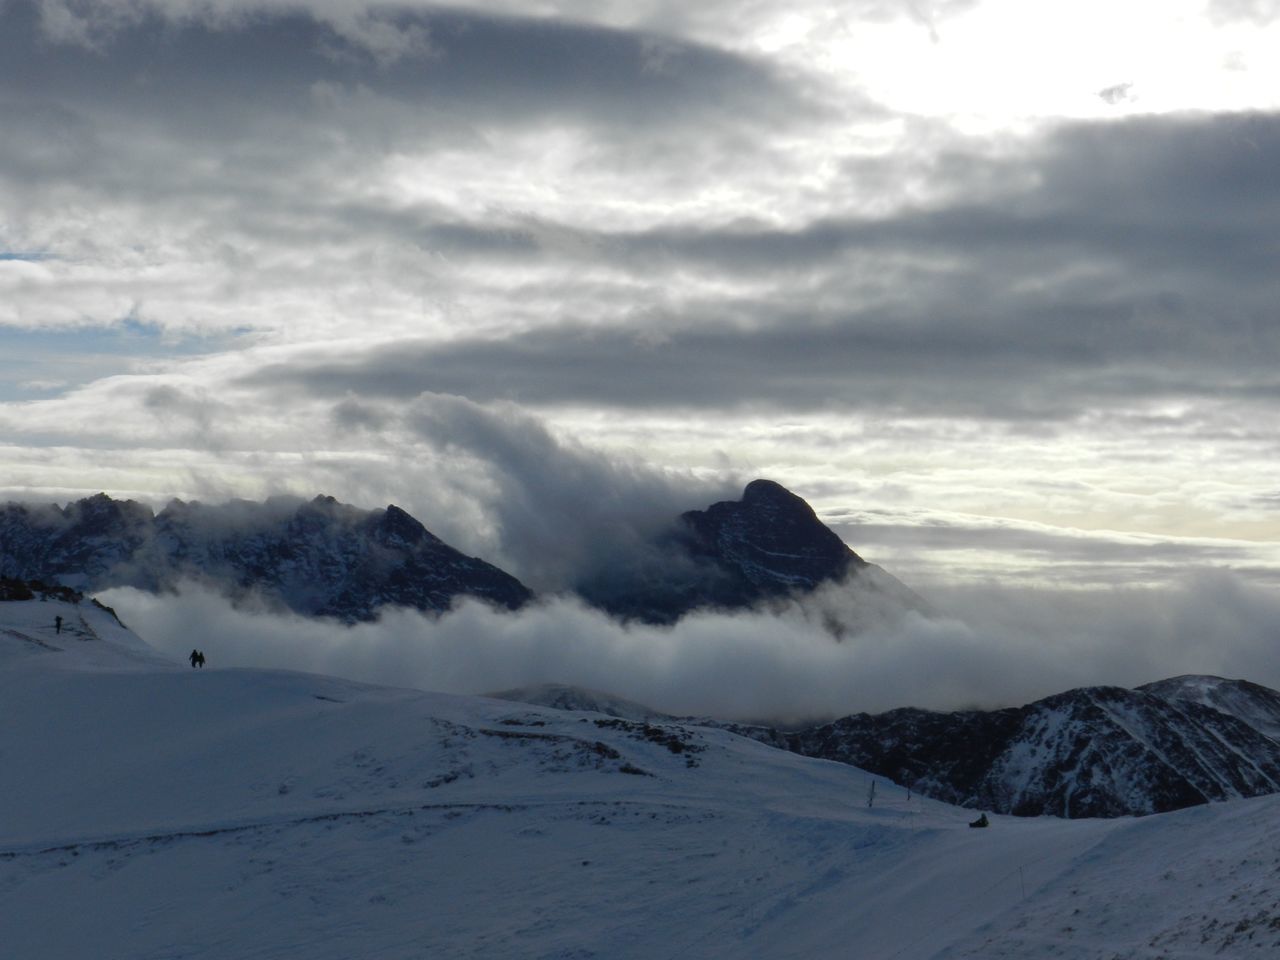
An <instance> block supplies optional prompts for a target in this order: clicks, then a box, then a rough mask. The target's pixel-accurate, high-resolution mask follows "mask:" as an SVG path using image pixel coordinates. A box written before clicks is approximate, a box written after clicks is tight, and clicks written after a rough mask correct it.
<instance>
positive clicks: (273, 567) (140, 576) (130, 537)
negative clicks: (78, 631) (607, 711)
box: [0, 494, 532, 623]
mask: <svg viewBox="0 0 1280 960" xmlns="http://www.w3.org/2000/svg"><path fill="white" fill-rule="evenodd" d="M0 575H4V576H10V577H20V578H24V579H41V580H50V581H59V582H62V583H67V584H70V585H73V586H77V587H82V588H84V589H91V590H101V589H106V588H108V587H115V586H132V587H138V588H140V589H144V590H152V591H158V590H165V589H169V588H172V587H173V586H174V585H175V584H177V583H178V582H179V580H181V579H184V578H189V579H195V580H199V581H202V582H206V583H208V584H210V585H212V586H214V587H216V588H218V589H220V590H223V591H225V592H227V593H228V594H230V595H231V596H232V597H235V598H243V597H246V596H248V595H250V594H254V595H257V596H260V597H262V598H263V599H265V600H267V601H268V602H274V603H279V604H281V605H283V606H285V607H287V608H289V609H291V610H294V611H296V612H298V613H303V614H307V615H312V616H325V617H335V618H337V619H339V620H342V621H345V622H347V623H354V622H356V621H360V620H370V619H373V618H374V617H375V616H376V615H377V611H378V610H379V609H380V608H382V607H383V606H388V605H394V606H407V607H413V608H415V609H418V610H424V611H435V612H439V611H443V610H447V609H448V608H449V606H450V605H451V604H452V603H453V601H454V600H455V599H456V598H458V597H464V596H469V597H476V598H479V599H482V600H485V601H487V602H489V603H492V604H494V605H496V606H500V607H506V608H508V609H515V608H517V607H519V606H521V605H523V604H524V603H526V602H528V601H529V599H531V597H532V594H531V593H530V591H529V590H528V588H527V587H525V586H524V585H523V584H522V583H520V581H518V580H516V579H515V578H514V577H512V576H510V575H509V574H507V573H504V572H503V571H501V570H499V569H498V568H497V567H494V566H492V565H491V564H488V563H485V562H484V561H483V560H478V559H476V558H474V557H468V556H465V555H464V554H462V553H460V552H459V551H457V550H455V549H454V548H452V547H450V546H449V545H448V544H446V543H444V542H443V541H442V540H440V539H439V538H438V537H436V536H434V535H433V534H431V533H430V532H429V531H428V530H427V529H426V528H425V527H424V526H423V525H422V524H421V523H419V522H418V521H417V520H415V519H414V518H413V517H411V516H410V515H409V514H407V513H405V512H404V511H403V510H401V509H400V508H399V507H396V506H389V507H387V509H385V510H370V511H366V510H359V509H356V508H355V507H350V506H347V505H344V504H340V503H338V502H337V501H336V500H334V499H333V498H332V497H316V498H315V499H314V500H311V501H309V502H302V501H298V500H294V499H291V498H273V499H271V500H268V501H267V502H266V503H250V502H247V501H233V502H232V503H229V504H224V505H222V506H207V505H204V504H200V503H183V502H182V501H178V500H175V501H173V502H172V503H170V504H169V505H168V506H167V507H166V508H165V509H164V510H162V511H161V512H160V513H159V514H155V515H153V514H152V512H151V510H150V509H149V508H147V507H145V506H142V505H140V504H138V503H135V502H133V501H131V500H126V501H117V500H112V499H111V498H110V497H107V496H106V495H104V494H98V495H97V496H93V497H89V498H88V499H86V500H81V501H79V502H77V503H72V504H69V505H68V506H67V507H65V508H61V507H57V506H46V507H32V506H26V505H20V504H9V505H7V506H6V507H4V508H0Z"/></svg>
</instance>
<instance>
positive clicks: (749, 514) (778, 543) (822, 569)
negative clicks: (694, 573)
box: [681, 480, 865, 593]
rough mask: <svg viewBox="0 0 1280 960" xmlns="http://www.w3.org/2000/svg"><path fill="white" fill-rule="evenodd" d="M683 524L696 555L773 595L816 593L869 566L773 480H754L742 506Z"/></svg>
mask: <svg viewBox="0 0 1280 960" xmlns="http://www.w3.org/2000/svg"><path fill="white" fill-rule="evenodd" d="M681 519H682V520H683V522H684V524H685V526H686V527H687V528H688V530H689V531H690V533H691V534H692V538H691V544H692V548H693V551H694V552H695V554H697V555H699V556H703V557H707V558H709V559H712V560H714V561H715V562H717V563H719V564H721V565H724V566H727V567H729V568H731V569H732V571H733V572H734V573H736V574H737V575H738V576H741V577H743V578H745V579H746V580H748V581H750V582H751V583H753V584H755V585H756V586H757V587H759V588H761V589H764V590H766V591H768V592H773V593H778V592H785V591H787V590H790V589H794V588H800V589H813V588H814V587H816V586H818V585H819V584H820V583H822V582H824V581H830V580H840V579H843V578H844V576H845V575H846V574H847V573H848V572H849V568H850V566H862V565H863V564H864V563H865V561H863V559H862V558H861V557H859V556H858V555H857V554H856V553H854V552H853V551H852V550H850V549H849V547H848V546H846V545H845V543H844V541H843V540H841V539H840V538H839V537H838V536H837V535H836V534H835V533H834V532H833V531H832V530H831V529H829V528H828V527H827V526H826V525H825V524H823V522H822V521H821V520H819V519H818V516H817V514H815V513H814V512H813V508H812V507H810V506H809V504H808V503H806V502H805V501H804V500H803V499H801V498H800V497H798V496H796V495H795V494H794V493H792V492H791V491H790V490H788V489H786V488H785V487H783V486H782V485H781V484H778V483H775V482H774V481H772V480H753V481H752V482H751V483H749V484H747V487H746V489H745V490H744V491H743V493H742V499H741V500H736V501H735V500H725V501H721V502H720V503H715V504H712V505H711V506H710V507H708V508H707V509H706V510H691V511H689V512H688V513H685V514H683V515H682V517H681Z"/></svg>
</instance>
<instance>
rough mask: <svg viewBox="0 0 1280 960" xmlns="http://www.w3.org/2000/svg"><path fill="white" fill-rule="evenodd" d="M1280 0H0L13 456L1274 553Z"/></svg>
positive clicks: (3, 474)
mask: <svg viewBox="0 0 1280 960" xmlns="http://www.w3.org/2000/svg"><path fill="white" fill-rule="evenodd" d="M1278 223H1280V4H1277V3H1276V2H1274V0H1210V2H1202V0H1195V2H1192V0H1125V2H1122V3H1116V2H1114V0H1106V2H1103V0H1071V2H1057V0H1045V2H1038V3H1028V2H1026V0H942V2H930V0H846V2H833V0H787V2H781V0H733V2H730V0H700V2H697V3H691V2H689V0H626V2H614V0H596V2H588V0H471V2H467V0H460V2H456V3H454V4H452V5H450V6H448V7H440V6H434V5H429V4H421V3H407V4H404V5H401V6H394V5H387V4H378V5H376V6H365V5H362V4H358V3H351V2H345V0H299V2H287V3H286V2H283V0H279V2H277V0H259V2H249V0H176V2H165V3H153V2H148V0H99V2H93V3H90V2H81V0H44V2H38V0H0V490H3V492H4V494H5V495H7V496H8V497H11V498H15V499H37V500H45V501H47V500H56V501H65V500H67V499H68V498H72V497H76V496H81V495H84V494H88V493H93V492H95V491H98V490H105V491H107V492H109V493H112V494H113V495H117V496H131V497H135V498H141V499H146V500H150V501H152V502H155V503H157V504H160V503H163V502H164V501H166V500H167V499H169V498H170V497H172V496H181V497H184V498H199V499H204V500H213V501H216V500H221V499H225V498H226V497H228V496H232V495H235V496H245V497H261V496H264V495H266V494H268V493H273V492H292V493H298V494H302V495H305V496H311V495H314V494H316V493H320V492H324V493H329V494H332V495H335V496H337V497H339V498H340V499H342V500H345V501H348V502H351V503H355V504H357V505H360V506H365V507H373V506H382V505H385V504H387V503H390V502H394V503H397V504H400V505H401V506H404V507H405V508H406V509H409V510H410V511H411V512H413V513H414V514H415V515H417V516H418V517H419V518H420V519H421V520H422V521H423V522H424V523H425V524H426V525H427V526H428V527H429V528H430V529H432V530H433V531H435V532H436V533H438V534H439V535H441V536H442V537H444V538H445V539H446V540H449V541H450V542H453V543H455V544H457V545H458V546H460V547H461V548H463V549H467V550H469V551H471V552H474V553H479V554H481V555H483V556H485V557H486V558H488V559H490V560H493V561H494V562H497V563H500V564H504V565H508V566H509V567H511V568H512V569H513V572H515V573H517V574H518V575H520V574H523V575H525V576H529V575H530V571H531V570H532V569H533V567H535V566H536V565H537V563H538V560H537V557H538V551H539V550H540V549H545V548H547V545H548V544H550V543H552V542H553V540H554V538H553V537H552V534H554V533H555V532H556V531H557V530H563V529H565V528H566V527H569V526H573V525H574V524H583V523H594V524H598V525H607V524H609V523H611V522H615V521H618V518H619V517H621V518H622V519H621V521H618V522H625V523H632V524H633V523H635V522H639V521H640V520H643V519H644V518H646V517H648V518H652V517H654V516H658V515H666V514H668V513H670V512H673V511H677V510H679V509H685V508H689V507H695V506H704V505H706V503H708V502H710V501H711V500H713V499H717V498H720V497H723V496H725V495H728V494H736V492H737V491H739V490H740V489H741V486H742V484H744V483H745V482H746V481H747V480H750V479H752V478H754V477H757V476H765V477H770V478H772V479H775V480H778V481H779V482H781V483H783V484H785V485H787V486H788V487H790V488H791V489H793V490H794V491H795V492H797V493H799V494H800V495H801V496H804V497H805V498H806V499H808V500H809V501H810V502H812V503H813V504H814V506H815V507H816V508H817V509H818V510H819V512H820V514H821V515H822V516H823V517H824V519H826V520H827V521H828V522H831V523H832V524H833V525H835V526H836V529H837V530H838V531H839V532H840V533H841V535H842V536H844V537H845V539H846V540H847V541H848V542H849V543H850V545H851V546H853V548H854V549H855V550H857V551H858V552H859V553H860V554H862V555H863V556H865V557H866V558H868V559H870V560H873V561H876V562H879V563H880V564H881V565H882V566H884V567H886V568H888V569H889V570H891V571H892V572H894V573H896V574H898V575H899V576H900V577H901V578H902V579H904V580H906V581H907V582H908V583H910V584H911V585H913V586H915V587H917V588H918V589H928V588H929V587H931V586H933V587H939V588H941V587H944V586H946V585H947V584H955V583H957V582H965V581H970V582H973V581H986V580H989V579H995V580H997V581H999V582H1001V583H1002V584H1011V583H1024V584H1027V585H1028V586H1037V587H1045V586H1049V585H1052V586H1055V587H1062V586H1078V587H1082V588H1083V587H1098V586H1100V585H1107V584H1113V583H1118V584H1122V585H1125V586H1126V587H1131V586H1141V585H1144V584H1162V583H1166V582H1169V581H1171V580H1173V579H1175V578H1176V577H1175V575H1181V574H1182V573H1184V572H1185V571H1187V570H1188V569H1201V568H1206V567H1213V568H1227V569H1230V570H1234V571H1236V574H1237V575H1238V576H1240V577H1242V578H1245V579H1248V580H1252V581H1254V582H1255V584H1258V585H1261V586H1267V585H1270V586H1271V587H1274V585H1275V584H1276V583H1277V582H1278V581H1280V475H1278V473H1277V469H1276V464H1277V460H1278V454H1280V418H1278V417H1277V416H1276V411H1277V401H1278V399H1280V306H1278V305H1280V232H1278V231H1277V224H1278Z"/></svg>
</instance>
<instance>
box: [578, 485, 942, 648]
mask: <svg viewBox="0 0 1280 960" xmlns="http://www.w3.org/2000/svg"><path fill="white" fill-rule="evenodd" d="M845 584H851V585H852V588H856V589H857V590H858V591H859V592H860V594H861V602H862V603H863V604H864V605H868V604H875V605H877V606H880V607H885V606H886V604H887V606H888V607H892V608H893V609H894V610H895V611H897V612H898V613H901V612H902V611H904V610H908V609H917V610H922V609H925V606H926V605H925V604H924V602H923V601H922V600H920V598H919V597H917V596H916V595H915V594H913V593H912V592H911V591H910V590H908V589H907V588H906V587H905V586H903V585H902V584H901V583H899V582H898V581H897V580H895V579H894V578H893V577H891V576H889V574H887V573H885V572H884V571H883V570H881V569H880V568H879V567H876V566H874V565H873V564H870V563H868V562H867V561H865V560H863V559H862V558H861V557H859V556H858V555H857V554H856V553H854V552H853V551H852V550H851V549H849V547H848V546H846V545H845V543H844V542H843V541H842V540H841V539H840V538H839V537H838V536H837V535H836V534H835V533H834V532H833V531H832V530H830V529H829V528H828V527H827V526H825V525H824V524H823V523H822V521H820V520H819V519H818V517H817V515H816V514H815V513H814V512H813V508H812V507H810V506H809V504H808V503H806V502H805V501H804V500H803V499H801V498H800V497H798V496H796V495H795V494H794V493H792V492H791V491H790V490H787V489H786V488H785V487H783V486H781V485H780V484H778V483H774V482H773V481H772V480H753V481H752V482H751V483H749V484H747V487H746V489H745V490H744V491H743V493H742V499H741V500H727V501H722V502H720V503H715V504H712V505H711V506H710V507H708V508H707V509H705V510H690V511H688V512H686V513H684V514H682V515H681V516H680V517H679V518H678V521H677V523H676V525H675V528H674V529H672V530H670V531H669V532H668V533H667V534H666V535H665V536H664V537H662V538H661V539H660V540H659V541H658V542H657V543H655V544H654V545H653V551H652V553H651V554H648V555H646V556H644V557H641V558H637V562H636V564H635V565H633V566H632V567H630V568H627V569H626V570H625V572H623V573H621V574H619V573H617V572H611V573H610V574H609V576H607V577H605V578H601V579H596V580H590V581H588V582H586V583H583V584H580V585H579V587H578V592H579V593H580V594H581V595H582V596H583V597H584V598H585V599H586V600H587V601H588V602H590V603H592V604H594V605H595V606H598V607H600V608H601V609H603V610H606V611H608V612H609V613H611V614H613V615H614V616H617V617H620V618H622V619H625V620H640V621H644V622H647V623H657V624H669V623H674V622H675V621H677V620H679V619H680V617H682V616H684V615H685V614H686V613H689V612H690V611H692V610H696V609H717V610H745V609H749V608H757V607H761V606H766V605H768V604H770V603H772V602H778V601H784V600H787V599H789V598H791V597H795V596H799V595H806V594H813V593H814V592H815V591H818V590H819V589H820V588H823V587H829V586H837V585H845ZM828 626H830V627H831V628H832V630H833V632H837V633H839V632H841V630H842V629H844V628H845V627H847V626H851V625H847V624H842V623H839V622H837V618H832V619H831V623H829V624H828Z"/></svg>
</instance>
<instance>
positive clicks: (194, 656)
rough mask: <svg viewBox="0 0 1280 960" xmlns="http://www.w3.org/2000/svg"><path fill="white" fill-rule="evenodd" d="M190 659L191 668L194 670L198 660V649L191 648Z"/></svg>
mask: <svg viewBox="0 0 1280 960" xmlns="http://www.w3.org/2000/svg"><path fill="white" fill-rule="evenodd" d="M190 660H191V669H192V670H194V669H195V668H196V664H197V663H199V662H200V651H199V650H192V651H191V657H190Z"/></svg>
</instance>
